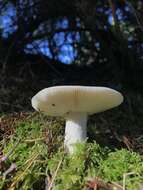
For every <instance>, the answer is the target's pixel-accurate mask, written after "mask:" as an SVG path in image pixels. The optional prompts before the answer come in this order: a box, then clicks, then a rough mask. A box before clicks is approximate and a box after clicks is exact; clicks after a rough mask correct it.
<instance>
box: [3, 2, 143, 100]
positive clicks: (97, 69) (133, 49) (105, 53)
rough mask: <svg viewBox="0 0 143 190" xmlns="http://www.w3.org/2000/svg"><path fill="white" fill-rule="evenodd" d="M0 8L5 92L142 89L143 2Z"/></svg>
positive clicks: (30, 4)
mask: <svg viewBox="0 0 143 190" xmlns="http://www.w3.org/2000/svg"><path fill="white" fill-rule="evenodd" d="M0 10H1V11H0V68H1V89H3V90H4V87H12V86H14V84H15V82H16V84H17V83H18V85H19V83H21V85H22V92H21V93H25V91H24V89H25V88H28V87H29V88H32V89H34V90H35V89H37V90H39V89H41V88H43V87H47V86H51V85H56V84H57V85H59V84H83V85H106V86H109V87H114V88H116V89H119V90H122V88H123V87H124V86H128V87H131V88H139V89H140V88H142V86H143V85H142V83H143V75H142V72H143V63H142V62H143V54H142V53H143V35H142V32H143V2H142V1H140V0H137V1H133V0H130V1H127V0H103V1H100V0H97V1H94V0H88V1H85V0H80V1H75V0H72V1H66V0H59V1H56V0H49V1H44V0H23V1H21V0H1V1H0ZM23 79H27V81H28V84H27V85H26V86H25V84H24V83H23ZM33 83H34V84H33ZM21 85H20V86H21ZM35 86H36V88H35ZM25 90H26V89H25ZM27 90H28V91H29V89H27ZM35 91H36V90H35ZM5 98H6V97H5ZM2 99H3V98H2Z"/></svg>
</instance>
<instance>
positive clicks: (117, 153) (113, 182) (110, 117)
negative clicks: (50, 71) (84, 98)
mask: <svg viewBox="0 0 143 190" xmlns="http://www.w3.org/2000/svg"><path fill="white" fill-rule="evenodd" d="M34 77H35V76H34ZM48 77H49V78H48V80H46V81H45V80H43V79H42V80H39V78H31V79H26V77H25V78H24V79H23V78H22V77H21V76H20V77H15V76H12V75H10V76H9V77H8V76H7V77H6V76H5V77H3V78H2V80H3V81H1V88H0V111H1V117H0V179H1V180H0V189H3V190H5V189H6V190H7V189H9V190H14V189H15V190H19V189H23V190H28V189H34V190H43V189H45V190H50V189H54V190H56V189H57V190H62V189H64V190H68V189H72V190H80V189H85V190H86V189H91V190H100V189H102V190H112V189H116V190H125V189H127V190H139V188H140V189H141V186H142V185H143V164H142V159H143V158H142V157H143V127H142V125H143V121H142V116H143V101H142V100H143V93H142V91H141V90H135V88H134V89H131V88H125V87H121V91H122V93H123V95H124V97H125V100H124V103H123V104H122V105H121V106H119V107H118V108H115V109H113V110H109V111H107V112H104V113H100V114H96V115H93V116H91V117H90V118H89V121H88V143H86V144H85V146H82V145H77V146H78V147H77V150H78V152H77V153H76V155H74V156H73V157H70V158H69V157H68V156H67V155H65V153H64V150H63V139H64V124H65V122H64V120H63V119H62V118H51V117H45V116H43V115H40V114H37V113H35V112H34V110H32V108H31V102H30V101H31V97H32V96H33V95H34V94H35V93H36V92H38V91H39V90H40V89H42V88H45V87H48V86H53V85H59V84H65V82H64V79H63V78H61V77H55V78H54V79H53V78H52V79H51V76H48ZM78 78H79V76H75V81H76V82H75V81H74V84H77V82H78ZM66 80H67V79H66ZM71 83H72V81H70V82H67V83H66V84H71ZM87 83H89V84H90V85H94V82H92V83H90V81H88V82H86V83H84V80H82V81H80V82H79V84H82V85H83V84H85V85H87ZM113 86H114V85H113ZM95 123H96V125H95Z"/></svg>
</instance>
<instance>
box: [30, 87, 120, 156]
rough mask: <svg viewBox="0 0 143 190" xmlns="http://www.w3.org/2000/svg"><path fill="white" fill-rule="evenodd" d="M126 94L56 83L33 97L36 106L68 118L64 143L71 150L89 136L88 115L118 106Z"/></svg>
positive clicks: (50, 114)
mask: <svg viewBox="0 0 143 190" xmlns="http://www.w3.org/2000/svg"><path fill="white" fill-rule="evenodd" d="M122 102H123V96H122V94H121V93H119V92H118V91H116V90H113V89H111V88H106V87H91V86H54V87H49V88H45V89H43V90H41V91H40V92H38V93H37V94H36V95H35V96H34V97H33V98H32V106H33V108H34V109H35V110H37V111H41V112H43V113H45V114H47V115H48V116H63V117H64V118H65V119H66V126H65V140H64V145H65V148H66V150H68V152H69V153H70V154H72V153H73V152H74V146H73V145H74V144H75V143H79V142H84V141H86V139H87V118H88V116H89V115H92V114H95V113H99V112H103V111H105V110H108V109H111V108H113V107H116V106H118V105H119V104H121V103H122Z"/></svg>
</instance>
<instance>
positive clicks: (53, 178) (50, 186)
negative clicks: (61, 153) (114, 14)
mask: <svg viewBox="0 0 143 190" xmlns="http://www.w3.org/2000/svg"><path fill="white" fill-rule="evenodd" d="M62 161H63V158H62V159H61V160H60V161H59V163H58V166H57V169H56V171H55V173H54V175H53V177H52V179H51V183H50V185H49V187H48V189H46V190H51V189H52V186H53V183H54V181H55V178H56V176H57V173H58V170H59V168H60V166H61V164H62Z"/></svg>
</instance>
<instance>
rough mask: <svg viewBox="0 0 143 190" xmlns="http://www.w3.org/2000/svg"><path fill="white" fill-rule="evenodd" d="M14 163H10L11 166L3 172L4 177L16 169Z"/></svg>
mask: <svg viewBox="0 0 143 190" xmlns="http://www.w3.org/2000/svg"><path fill="white" fill-rule="evenodd" d="M16 167H17V166H16V164H15V163H12V164H11V166H10V167H9V168H8V169H7V170H6V171H5V172H4V173H3V176H4V177H6V176H7V175H8V174H9V173H11V172H12V171H14V170H15V169H16Z"/></svg>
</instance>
